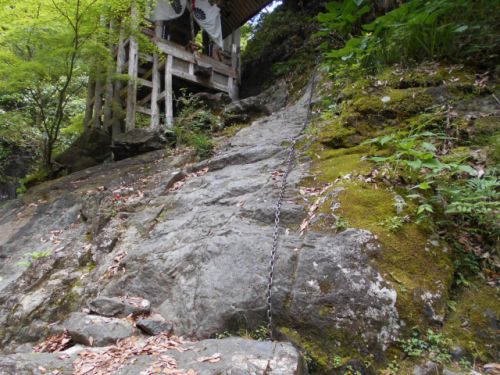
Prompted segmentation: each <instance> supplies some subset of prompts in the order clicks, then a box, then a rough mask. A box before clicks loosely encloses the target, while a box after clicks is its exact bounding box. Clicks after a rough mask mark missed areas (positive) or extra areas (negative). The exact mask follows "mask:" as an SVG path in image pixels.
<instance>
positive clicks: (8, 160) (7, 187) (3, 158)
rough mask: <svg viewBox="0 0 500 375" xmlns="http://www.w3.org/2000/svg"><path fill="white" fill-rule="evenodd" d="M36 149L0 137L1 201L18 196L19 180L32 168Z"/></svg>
mask: <svg viewBox="0 0 500 375" xmlns="http://www.w3.org/2000/svg"><path fill="white" fill-rule="evenodd" d="M34 155H35V152H34V150H32V149H30V148H29V147H22V146H19V145H16V144H13V143H12V142H9V141H7V140H5V139H2V138H0V202H3V201H5V200H7V199H12V198H14V197H15V196H16V189H17V187H18V186H19V182H18V180H19V179H20V178H22V177H24V176H26V174H27V173H28V172H29V171H30V170H31V168H32V167H33V164H34V161H35V160H34Z"/></svg>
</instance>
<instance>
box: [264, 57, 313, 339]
mask: <svg viewBox="0 0 500 375" xmlns="http://www.w3.org/2000/svg"><path fill="white" fill-rule="evenodd" d="M320 58H321V56H318V59H317V61H316V68H315V70H314V73H313V76H312V79H311V91H310V93H309V99H308V102H307V114H306V118H305V119H304V124H303V125H302V128H301V129H300V131H299V133H298V134H297V135H296V136H295V137H293V138H292V142H291V144H290V148H289V151H288V160H287V168H286V171H285V173H284V174H283V177H282V179H281V188H280V193H279V197H278V201H277V203H276V211H275V213H274V234H273V246H272V250H271V259H270V261H269V276H268V279H267V293H266V303H267V330H268V332H269V339H270V340H273V309H272V289H273V282H274V266H275V263H276V253H277V250H278V238H279V229H280V217H281V205H282V204H283V198H284V197H285V191H286V188H287V180H288V176H289V175H290V172H291V171H292V169H293V164H294V161H295V146H296V145H297V141H298V140H299V138H300V137H301V136H302V134H303V133H304V130H306V128H307V126H308V125H309V122H310V121H311V115H312V100H313V95H314V89H315V87H316V76H317V74H318V66H319V60H320Z"/></svg>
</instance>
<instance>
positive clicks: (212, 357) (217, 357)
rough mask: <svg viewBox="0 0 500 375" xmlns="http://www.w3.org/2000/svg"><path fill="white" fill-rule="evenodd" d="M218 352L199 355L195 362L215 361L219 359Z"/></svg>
mask: <svg viewBox="0 0 500 375" xmlns="http://www.w3.org/2000/svg"><path fill="white" fill-rule="evenodd" d="M220 357H221V355H220V353H215V354H214V355H211V356H210V357H199V358H198V359H197V360H196V361H197V362H208V363H216V362H219V361H220Z"/></svg>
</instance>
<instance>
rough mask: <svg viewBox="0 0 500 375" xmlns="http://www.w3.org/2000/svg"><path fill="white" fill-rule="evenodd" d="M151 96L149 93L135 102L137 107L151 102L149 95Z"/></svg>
mask: <svg viewBox="0 0 500 375" xmlns="http://www.w3.org/2000/svg"><path fill="white" fill-rule="evenodd" d="M152 94H153V93H150V94H148V95H146V96H145V97H144V98H142V99H141V100H139V101H137V104H138V105H144V104H146V103H147V102H149V101H150V100H151V95H152Z"/></svg>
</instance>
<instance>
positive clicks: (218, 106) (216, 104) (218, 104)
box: [193, 92, 231, 111]
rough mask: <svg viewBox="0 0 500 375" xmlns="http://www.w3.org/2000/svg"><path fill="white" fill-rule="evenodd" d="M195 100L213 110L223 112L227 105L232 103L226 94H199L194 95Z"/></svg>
mask: <svg viewBox="0 0 500 375" xmlns="http://www.w3.org/2000/svg"><path fill="white" fill-rule="evenodd" d="M193 98H194V99H195V100H199V101H201V102H202V103H203V104H204V105H205V106H207V107H208V108H209V109H211V110H215V111H218V110H222V109H223V108H224V106H225V105H227V104H229V103H231V98H230V97H229V95H227V94H226V93H225V92H219V93H216V94H212V93H209V92H199V93H196V94H194V95H193Z"/></svg>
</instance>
